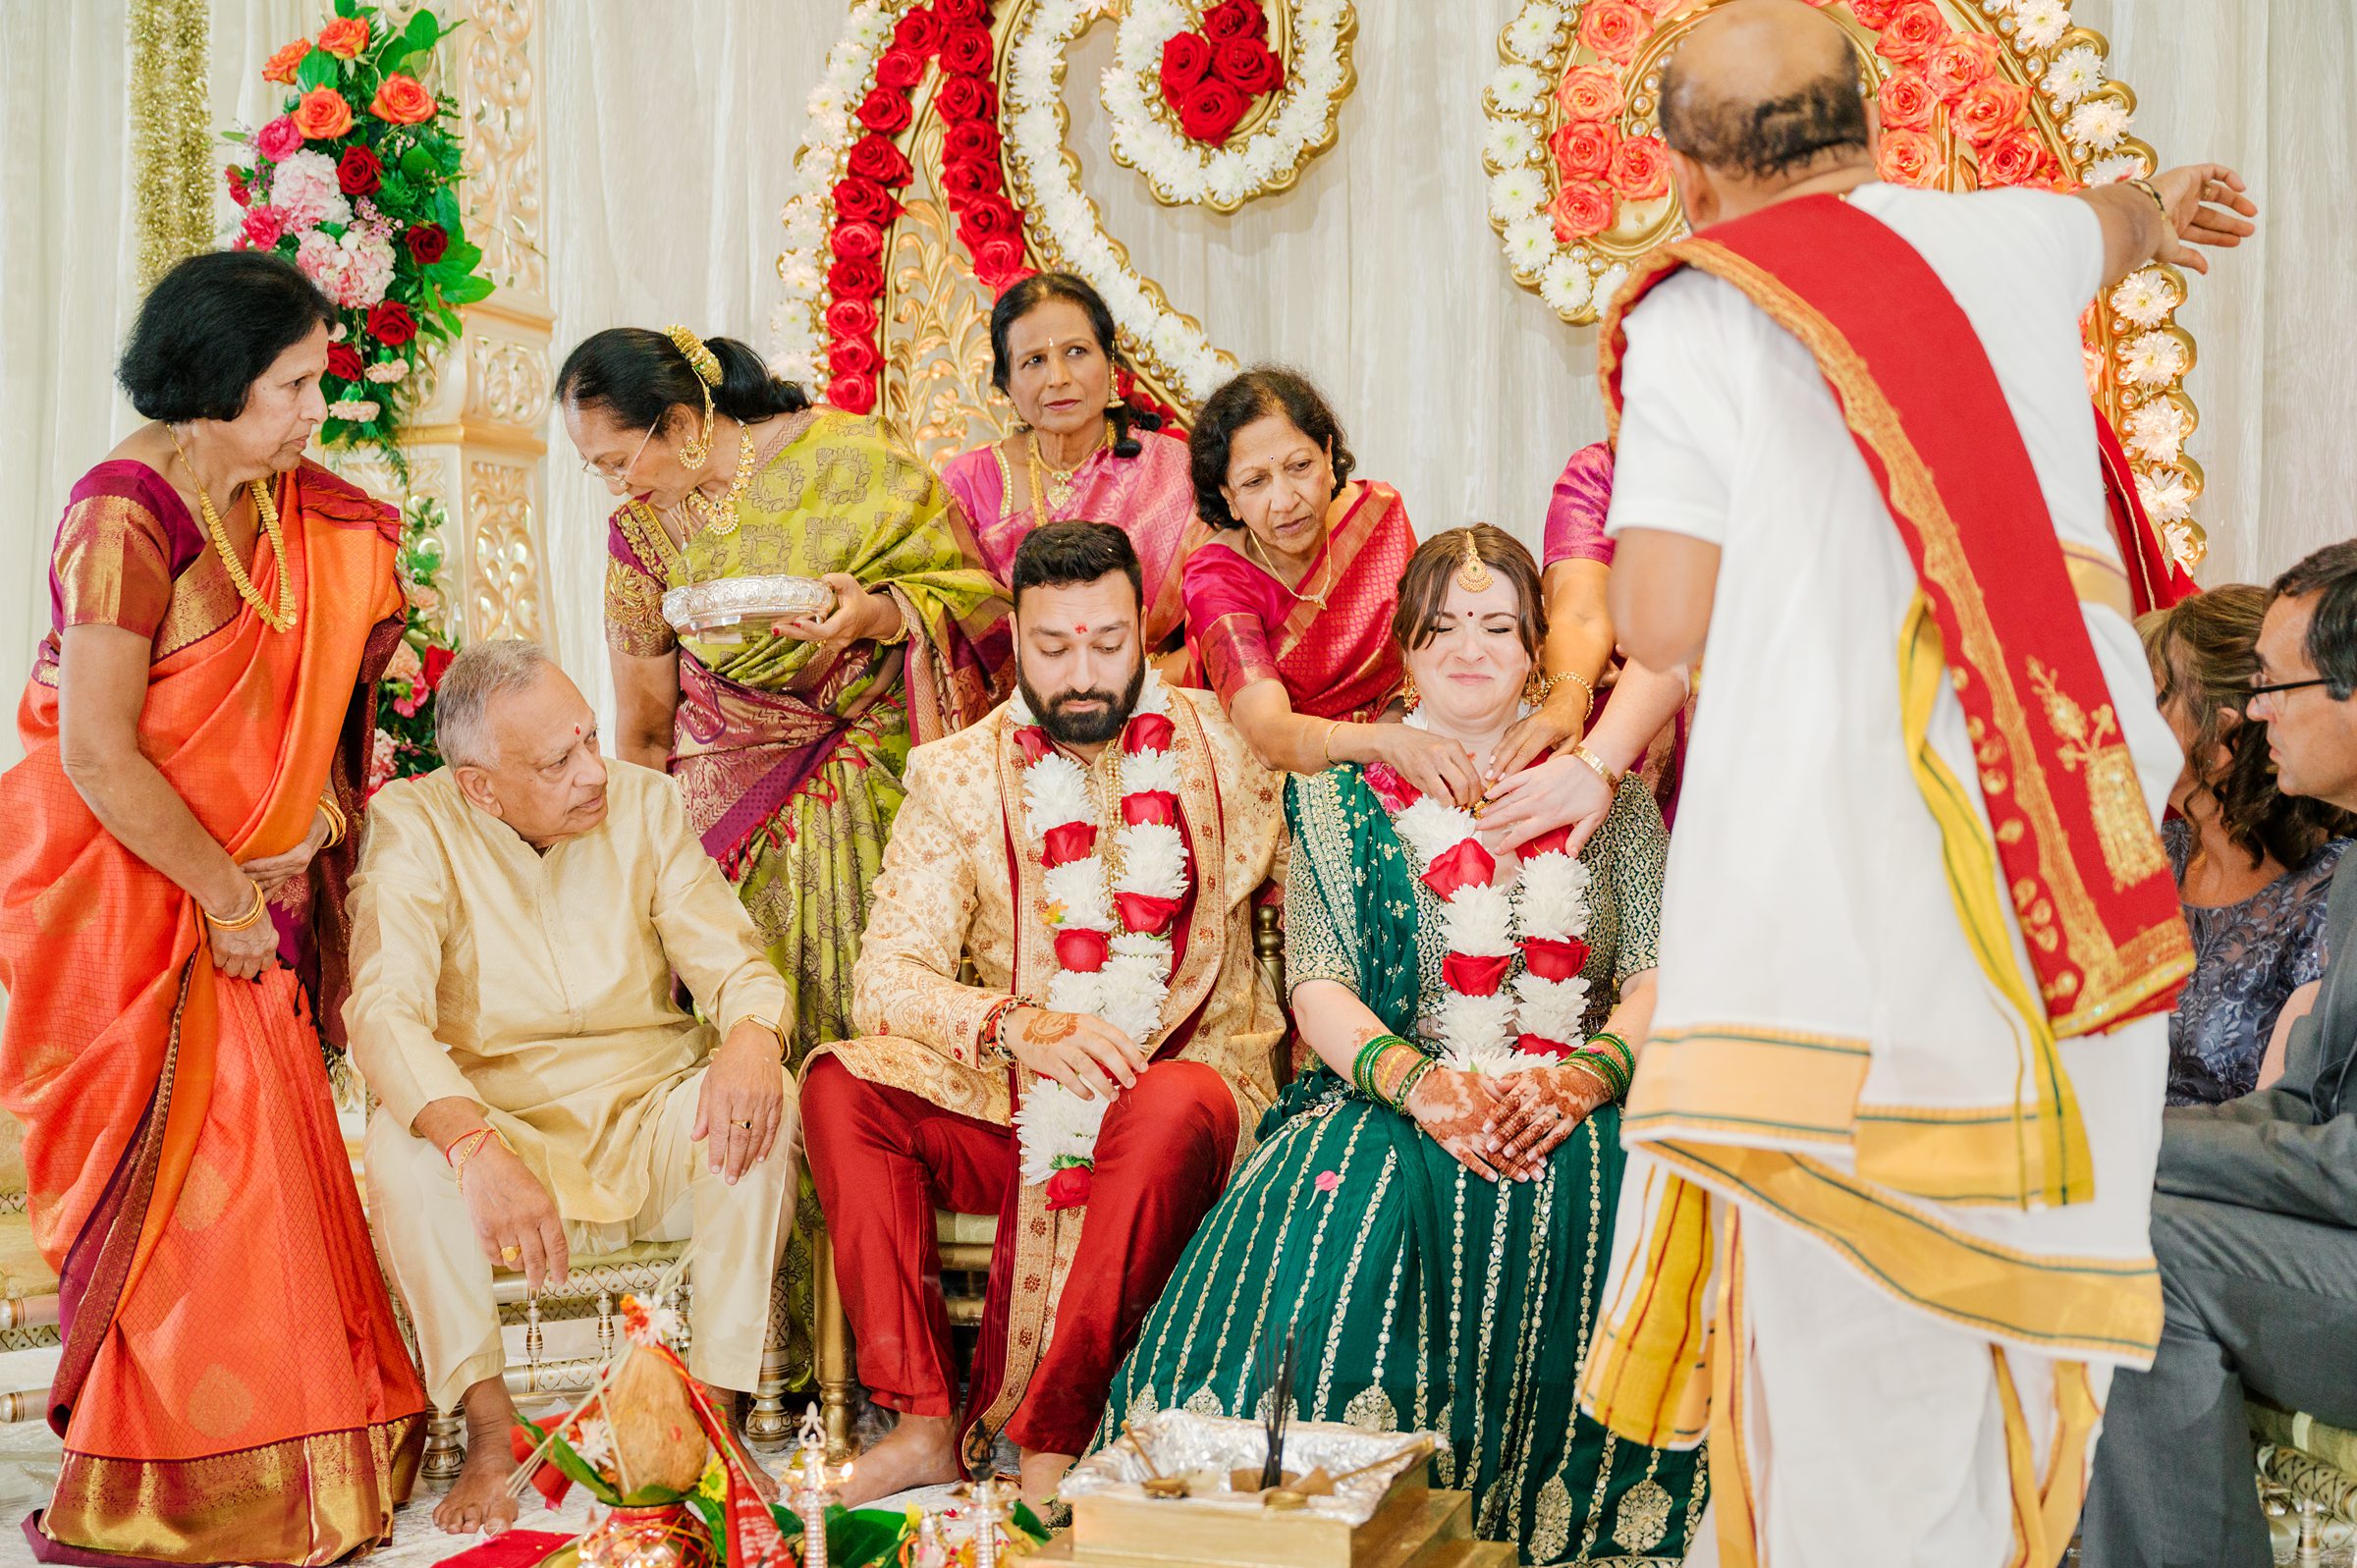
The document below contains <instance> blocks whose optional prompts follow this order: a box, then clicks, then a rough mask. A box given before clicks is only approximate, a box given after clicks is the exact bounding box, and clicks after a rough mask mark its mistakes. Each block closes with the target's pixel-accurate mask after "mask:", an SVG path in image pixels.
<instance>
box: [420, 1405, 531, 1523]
mask: <svg viewBox="0 0 2357 1568" xmlns="http://www.w3.org/2000/svg"><path fill="white" fill-rule="evenodd" d="M463 1404H464V1406H465V1409H466V1464H464V1465H462V1466H461V1467H460V1469H459V1479H458V1480H456V1481H454V1482H452V1483H451V1484H450V1493H449V1495H447V1496H445V1497H444V1498H443V1499H442V1501H441V1503H440V1505H439V1506H437V1507H436V1508H435V1509H434V1523H435V1524H437V1525H440V1526H441V1527H442V1528H443V1529H444V1530H446V1531H448V1532H449V1533H450V1534H452V1535H454V1536H470V1535H473V1534H474V1533H475V1532H477V1531H480V1532H481V1533H482V1534H484V1535H486V1536H496V1535H498V1534H499V1533H500V1532H501V1531H503V1530H505V1529H507V1528H508V1526H510V1525H512V1524H514V1523H515V1522H516V1499H515V1498H513V1497H511V1496H509V1495H508V1481H509V1479H510V1478H511V1477H513V1476H514V1475H515V1474H516V1452H515V1450H514V1449H513V1448H512V1447H510V1446H509V1436H508V1433H509V1432H510V1430H511V1429H513V1428H514V1427H515V1425H516V1402H515V1401H514V1400H513V1399H510V1398H509V1397H508V1385H507V1384H506V1383H505V1382H503V1381H501V1380H500V1379H497V1378H486V1379H483V1380H482V1381H481V1382H478V1383H476V1384H475V1385H474V1386H473V1387H471V1388H469V1389H467V1390H466V1395H465V1396H464V1399H463Z"/></svg>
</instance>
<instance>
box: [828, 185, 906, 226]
mask: <svg viewBox="0 0 2357 1568" xmlns="http://www.w3.org/2000/svg"><path fill="white" fill-rule="evenodd" d="M899 205H900V204H899V203H898V202H896V201H894V200H893V199H892V192H891V191H889V190H886V189H884V188H883V187H882V186H880V185H878V184H876V183H875V182H874V181H873V180H860V179H850V180H839V181H837V182H836V183H835V214H836V216H837V217H838V218H848V219H850V221H852V222H854V223H875V224H883V223H889V222H891V221H892V219H893V216H894V215H895V214H896V213H897V212H898V211H899Z"/></svg>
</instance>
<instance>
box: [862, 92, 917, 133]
mask: <svg viewBox="0 0 2357 1568" xmlns="http://www.w3.org/2000/svg"><path fill="white" fill-rule="evenodd" d="M854 118H856V119H857V120H858V122H859V123H860V124H861V125H863V126H865V127H866V128H867V129H868V130H870V131H881V132H884V133H886V134H887V135H897V134H898V133H900V132H903V131H905V130H907V129H908V120H909V113H908V98H907V95H906V94H905V93H902V92H896V91H894V90H893V89H892V88H890V87H884V86H878V87H872V88H870V89H869V90H868V94H867V96H866V97H864V98H862V99H860V100H859V112H858V114H857V115H856V116H855V117H854Z"/></svg>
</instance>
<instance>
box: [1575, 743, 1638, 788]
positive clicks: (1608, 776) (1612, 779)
mask: <svg viewBox="0 0 2357 1568" xmlns="http://www.w3.org/2000/svg"><path fill="white" fill-rule="evenodd" d="M1571 755H1572V756H1574V757H1577V758H1578V759H1579V760H1580V761H1582V762H1584V763H1586V764H1587V765H1588V766H1589V767H1591V768H1593V769H1595V770H1596V777H1597V778H1599V779H1602V780H1603V781H1604V786H1605V787H1606V788H1607V789H1613V790H1617V789H1618V788H1619V787H1620V781H1621V780H1623V779H1625V778H1627V777H1628V775H1627V774H1625V773H1615V772H1613V770H1612V769H1610V768H1608V767H1606V766H1605V765H1604V759H1603V758H1602V757H1599V756H1597V755H1596V753H1594V752H1593V751H1590V750H1589V749H1588V744H1587V742H1586V741H1584V740H1583V741H1581V742H1580V743H1579V744H1578V745H1576V746H1573V747H1572V748H1571Z"/></svg>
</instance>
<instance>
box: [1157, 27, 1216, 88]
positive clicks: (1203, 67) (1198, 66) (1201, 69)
mask: <svg viewBox="0 0 2357 1568" xmlns="http://www.w3.org/2000/svg"><path fill="white" fill-rule="evenodd" d="M1210 75H1211V45H1210V43H1208V42H1207V41H1205V39H1204V37H1203V34H1201V33H1199V32H1174V33H1172V34H1171V35H1170V36H1169V37H1168V38H1165V39H1164V40H1163V41H1162V95H1163V96H1164V97H1165V98H1167V99H1169V100H1171V101H1172V102H1177V101H1178V95H1179V94H1180V93H1182V92H1184V91H1185V90H1186V89H1187V88H1189V87H1191V86H1193V85H1194V84H1195V83H1196V82H1198V81H1202V80H1203V79H1204V78H1205V77H1208V76H1210Z"/></svg>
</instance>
